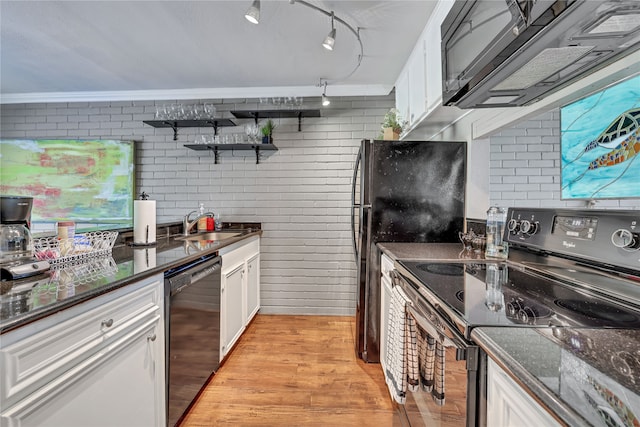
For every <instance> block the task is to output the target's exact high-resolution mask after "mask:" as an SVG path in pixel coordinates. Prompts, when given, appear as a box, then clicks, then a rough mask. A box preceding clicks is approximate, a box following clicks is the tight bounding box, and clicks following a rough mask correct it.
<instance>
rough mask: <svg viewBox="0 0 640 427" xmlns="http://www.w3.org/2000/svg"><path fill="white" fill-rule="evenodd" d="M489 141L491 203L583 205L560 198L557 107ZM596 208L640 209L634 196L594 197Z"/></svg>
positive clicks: (554, 205) (583, 202)
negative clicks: (600, 198) (619, 197)
mask: <svg viewBox="0 0 640 427" xmlns="http://www.w3.org/2000/svg"><path fill="white" fill-rule="evenodd" d="M489 140H490V150H491V152H490V162H491V167H490V177H489V182H490V184H489V186H490V199H491V205H498V206H503V207H509V206H517V207H556V208H557V207H572V208H585V207H586V205H587V204H586V202H585V201H582V200H573V201H570V200H566V201H565V200H561V199H560V112H559V110H558V109H555V110H553V111H550V112H547V113H544V114H541V115H540V116H538V117H536V118H534V119H531V120H526V121H524V122H521V123H519V124H518V125H516V126H514V127H513V128H510V129H506V130H503V131H502V132H500V133H498V134H495V135H493V136H491V137H490V138H489ZM594 207H595V208H597V209H640V200H638V199H627V200H624V199H615V200H614V199H611V200H598V201H597V202H596V204H595V206H594Z"/></svg>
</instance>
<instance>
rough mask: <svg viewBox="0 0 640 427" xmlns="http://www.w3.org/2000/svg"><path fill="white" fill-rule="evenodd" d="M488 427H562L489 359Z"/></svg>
mask: <svg viewBox="0 0 640 427" xmlns="http://www.w3.org/2000/svg"><path fill="white" fill-rule="evenodd" d="M487 425H488V426H495V427H502V426H514V427H515V426H517V427H527V426H531V427H538V426H545V427H553V426H560V425H561V424H560V423H559V422H558V421H556V419H555V418H553V417H552V416H551V414H549V412H547V411H546V410H545V409H544V408H543V407H542V406H540V405H539V404H538V403H536V402H535V401H534V400H533V399H532V398H531V396H530V395H528V394H527V392H526V391H524V390H523V389H522V387H520V386H519V385H518V384H517V383H516V382H515V381H514V380H513V379H512V378H511V377H510V376H509V374H507V373H506V372H505V371H504V370H503V369H502V368H501V367H500V366H498V365H497V364H496V363H495V362H494V361H493V360H492V359H491V358H488V366H487Z"/></svg>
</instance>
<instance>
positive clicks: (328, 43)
mask: <svg viewBox="0 0 640 427" xmlns="http://www.w3.org/2000/svg"><path fill="white" fill-rule="evenodd" d="M334 18H335V15H334V14H333V11H331V31H329V34H327V37H325V38H324V41H323V42H322V47H324V48H325V49H327V50H333V45H334V44H335V43H336V26H335V24H334V22H333V20H334Z"/></svg>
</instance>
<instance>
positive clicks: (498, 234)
mask: <svg viewBox="0 0 640 427" xmlns="http://www.w3.org/2000/svg"><path fill="white" fill-rule="evenodd" d="M506 219H507V211H506V210H505V209H503V208H500V207H497V206H492V207H490V208H489V210H488V211H487V233H486V235H487V246H486V247H485V251H484V256H485V257H487V258H500V259H506V258H507V256H508V255H509V247H508V244H507V242H505V241H504V240H503V239H502V237H503V236H504V227H505V222H506Z"/></svg>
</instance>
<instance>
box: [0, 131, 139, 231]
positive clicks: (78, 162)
mask: <svg viewBox="0 0 640 427" xmlns="http://www.w3.org/2000/svg"><path fill="white" fill-rule="evenodd" d="M134 152H135V151H134V143H133V141H116V140H87V141H81V140H51V139H46V140H45V139H43V140H26V139H20V140H18V139H3V140H0V167H1V170H0V193H1V194H3V195H13V196H31V197H33V211H32V213H31V220H32V222H34V223H38V222H55V221H59V220H74V221H76V222H86V223H113V224H131V223H132V216H133V199H134V194H135V193H134V191H135V174H134V165H135V161H134Z"/></svg>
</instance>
